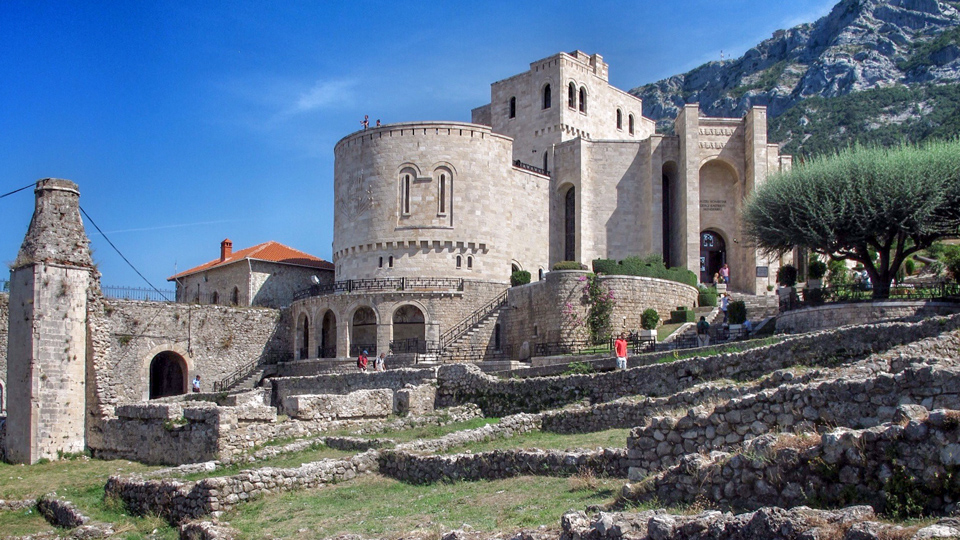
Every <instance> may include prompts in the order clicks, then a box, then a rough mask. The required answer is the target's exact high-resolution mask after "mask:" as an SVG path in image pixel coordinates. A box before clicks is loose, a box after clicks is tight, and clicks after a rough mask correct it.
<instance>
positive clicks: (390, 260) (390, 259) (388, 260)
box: [387, 255, 393, 268]
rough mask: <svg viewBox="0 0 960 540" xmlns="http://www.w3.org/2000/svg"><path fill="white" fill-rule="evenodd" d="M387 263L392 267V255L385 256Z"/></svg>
mask: <svg viewBox="0 0 960 540" xmlns="http://www.w3.org/2000/svg"><path fill="white" fill-rule="evenodd" d="M387 264H388V265H390V268H393V255H391V256H390V257H389V258H387Z"/></svg>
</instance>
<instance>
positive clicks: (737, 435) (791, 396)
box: [627, 367, 960, 479]
mask: <svg viewBox="0 0 960 540" xmlns="http://www.w3.org/2000/svg"><path fill="white" fill-rule="evenodd" d="M910 402H912V403H921V404H923V406H924V407H927V408H928V409H933V408H949V409H960V369H956V368H954V369H936V368H931V367H922V368H910V369H906V370H904V371H902V372H900V373H898V374H896V375H891V374H889V373H881V374H879V375H877V376H875V377H867V378H863V379H859V380H849V379H838V380H831V381H825V382H819V383H815V384H809V385H803V384H799V385H786V386H782V387H779V388H774V389H769V390H764V391H762V392H759V393H757V394H751V395H747V396H743V397H739V398H734V399H731V400H730V401H728V402H727V403H724V404H721V405H717V407H716V408H714V409H713V410H712V411H710V410H708V409H707V408H705V407H697V408H694V409H692V410H691V411H690V412H688V413H687V414H686V415H685V416H682V417H680V418H674V417H670V416H662V417H655V418H653V419H651V420H650V422H649V423H648V425H646V426H643V427H638V428H635V429H634V430H633V431H632V432H631V433H630V437H629V438H628V439H627V448H628V449H629V450H630V466H631V473H630V474H631V478H634V479H639V478H643V477H645V476H646V475H648V474H649V473H650V472H653V471H658V470H660V469H663V468H666V467H669V466H671V465H673V464H675V463H677V461H678V460H679V459H680V458H681V457H682V456H684V455H687V454H695V453H705V452H709V451H711V450H720V449H729V448H734V447H737V446H739V445H741V444H743V443H745V442H747V441H749V440H750V439H753V438H755V437H758V436H760V435H763V434H766V433H773V432H778V431H793V432H795V433H804V432H808V433H818V432H824V431H827V430H829V429H830V428H832V427H836V426H843V427H846V428H866V427H873V426H876V425H879V424H881V423H884V422H890V421H891V420H892V419H893V417H894V413H895V412H896V410H897V407H898V406H899V405H901V404H903V403H910Z"/></svg>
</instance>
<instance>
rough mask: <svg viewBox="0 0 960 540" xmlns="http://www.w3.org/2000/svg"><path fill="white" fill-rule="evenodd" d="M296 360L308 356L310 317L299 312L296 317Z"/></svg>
mask: <svg viewBox="0 0 960 540" xmlns="http://www.w3.org/2000/svg"><path fill="white" fill-rule="evenodd" d="M295 339H296V344H295V347H296V351H297V360H303V359H305V358H309V356H310V349H309V347H310V319H309V318H308V317H307V314H306V313H301V314H300V317H298V318H297V335H296V338H295Z"/></svg>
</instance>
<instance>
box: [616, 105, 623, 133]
mask: <svg viewBox="0 0 960 540" xmlns="http://www.w3.org/2000/svg"><path fill="white" fill-rule="evenodd" d="M617 129H623V111H621V110H620V109H617Z"/></svg>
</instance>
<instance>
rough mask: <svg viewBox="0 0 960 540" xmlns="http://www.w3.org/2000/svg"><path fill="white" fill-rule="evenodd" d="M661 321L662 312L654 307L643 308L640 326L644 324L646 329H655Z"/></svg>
mask: <svg viewBox="0 0 960 540" xmlns="http://www.w3.org/2000/svg"><path fill="white" fill-rule="evenodd" d="M659 322H660V314H659V313H657V310H655V309H653V308H647V309H645V310H643V314H641V315H640V326H642V327H643V329H644V330H655V329H656V328H657V323H659Z"/></svg>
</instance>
